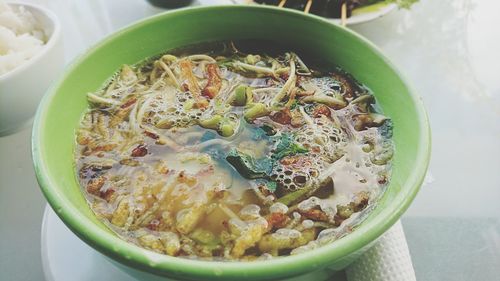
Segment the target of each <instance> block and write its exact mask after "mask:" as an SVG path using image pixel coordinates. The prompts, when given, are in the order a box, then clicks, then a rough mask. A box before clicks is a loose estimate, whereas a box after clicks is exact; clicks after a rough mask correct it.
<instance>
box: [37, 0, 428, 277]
mask: <svg viewBox="0 0 500 281" xmlns="http://www.w3.org/2000/svg"><path fill="white" fill-rule="evenodd" d="M241 9H253V10H254V11H255V12H257V13H258V12H260V11H266V12H274V13H287V14H290V15H293V16H294V17H302V18H303V19H305V20H311V21H316V22H318V23H319V24H323V25H328V26H330V27H331V28H332V29H335V30H336V31H337V32H343V33H347V34H348V35H349V36H351V37H354V39H355V40H357V41H358V42H359V43H360V44H365V45H366V46H367V47H368V48H370V49H371V50H372V51H373V52H374V53H375V54H376V55H378V56H379V57H380V58H381V59H382V60H383V61H384V63H386V64H387V65H388V66H389V67H390V68H391V69H392V70H393V71H394V72H395V73H397V75H398V76H399V79H401V81H402V82H403V84H404V85H405V86H406V87H407V88H408V92H409V97H410V99H411V101H412V104H413V105H414V106H415V109H416V114H417V116H418V118H417V119H418V125H419V130H420V132H421V134H420V136H419V140H418V143H419V147H418V149H417V157H416V158H415V159H414V165H415V167H416V172H414V173H412V174H411V175H410V176H409V177H408V178H407V179H406V181H405V182H404V183H403V186H405V188H406V189H408V192H407V196H405V197H404V198H402V199H401V200H398V201H397V202H391V203H389V205H388V206H387V207H386V208H384V209H383V210H382V211H381V212H380V213H379V214H378V215H377V216H376V217H374V218H373V219H372V220H371V221H370V222H369V224H367V223H363V224H361V225H360V226H359V227H358V228H357V229H356V231H354V232H352V233H351V234H349V235H348V236H346V237H344V238H342V239H339V240H338V241H336V242H335V243H331V244H328V245H324V246H322V247H319V248H317V249H314V250H311V251H308V252H305V253H302V254H299V255H294V256H286V257H280V258H276V259H271V260H263V261H252V262H219V261H201V260H192V259H186V258H179V257H172V256H168V255H163V254H159V253H155V252H152V251H149V250H145V249H143V248H140V247H139V246H136V245H134V244H132V243H129V242H126V241H124V240H122V239H120V238H119V237H117V236H116V235H114V234H111V233H109V232H107V231H105V230H104V229H101V228H100V227H99V226H97V225H95V224H94V223H93V222H92V221H90V220H89V219H88V218H87V217H85V216H84V215H82V214H81V213H80V212H79V211H78V209H77V208H75V207H73V206H72V204H71V202H70V201H69V200H68V199H67V198H65V196H64V195H63V194H61V193H60V192H59V191H58V189H57V188H53V186H57V185H56V184H55V183H54V182H53V180H52V179H51V178H49V177H48V176H47V173H46V170H47V165H46V163H45V161H44V157H43V156H44V154H45V151H42V150H41V149H40V148H41V147H43V140H44V138H43V136H44V130H43V129H44V127H43V124H44V122H45V119H46V115H47V113H48V111H49V110H50V104H51V101H52V99H53V98H54V97H55V96H56V93H57V92H58V91H57V89H58V88H59V87H60V85H61V83H62V82H63V81H64V80H65V79H66V77H67V76H68V74H69V73H71V72H72V71H73V70H74V69H75V67H76V66H77V65H79V64H80V63H81V62H83V61H84V60H85V59H86V58H87V57H88V56H90V55H91V54H92V53H93V52H94V51H96V50H97V49H99V48H101V47H103V46H105V45H107V44H108V43H109V42H111V41H113V40H114V39H115V38H117V37H119V36H121V35H122V34H124V33H126V32H128V31H129V30H132V29H136V28H141V26H144V25H147V24H148V23H150V22H154V21H156V20H158V19H160V18H163V17H165V18H168V17H171V16H181V15H183V16H186V15H189V14H190V13H203V12H204V11H213V10H218V11H221V10H223V11H224V12H237V11H238V10H241ZM229 10H232V11H229ZM430 151H431V142H430V126H429V121H428V117H427V114H426V112H425V109H424V106H423V102H422V100H421V98H420V97H418V96H417V95H416V93H415V91H414V90H413V88H412V87H411V86H410V84H409V83H408V81H407V80H406V79H405V77H404V75H402V74H401V73H400V71H399V70H398V69H397V68H396V67H395V66H394V64H392V63H391V62H390V61H389V60H388V59H387V58H386V57H385V55H383V54H382V52H381V51H380V49H379V48H378V47H376V46H375V45H374V44H373V43H371V42H370V41H368V40H367V39H365V38H364V37H362V36H361V35H359V34H357V33H355V32H354V31H351V30H349V29H347V28H344V27H341V26H339V25H335V24H333V23H331V22H330V21H328V20H327V19H324V18H321V17H319V16H315V15H309V14H304V13H302V12H300V11H294V10H290V9H281V8H277V7H269V6H264V5H259V6H257V5H255V6H248V5H217V6H202V7H190V8H184V9H179V10H175V11H167V12H165V13H160V14H157V15H154V16H151V17H148V18H145V19H142V20H139V21H137V22H134V23H132V24H130V25H128V26H126V27H124V28H122V29H120V30H118V31H116V32H114V33H112V34H111V35H109V36H107V37H106V38H105V39H103V40H100V41H99V42H98V43H97V44H95V45H94V46H92V47H91V48H89V49H87V51H86V52H85V53H83V54H81V55H80V56H78V58H76V59H75V60H73V62H72V63H71V64H70V65H69V66H67V67H66V70H65V71H64V74H63V75H61V76H60V78H59V79H58V80H57V82H56V83H54V84H53V85H52V86H51V88H50V89H49V90H48V92H47V93H46V95H45V96H44V97H43V99H42V102H41V103H40V106H39V108H38V110H37V113H36V116H35V122H34V126H33V132H32V158H33V163H34V168H35V173H36V176H37V180H38V183H39V185H40V188H41V190H42V192H43V193H44V195H45V197H46V198H47V201H48V202H49V204H50V205H51V207H52V208H53V209H54V210H55V211H56V214H57V215H58V216H59V217H60V218H61V219H62V221H63V222H64V223H65V224H66V225H67V226H68V227H69V228H70V229H71V230H72V231H73V232H74V233H75V234H76V235H77V236H79V237H80V239H82V240H84V241H85V242H86V243H87V244H89V245H91V246H92V247H93V248H95V249H97V250H98V251H100V252H101V253H103V254H105V255H107V256H110V257H111V258H113V259H114V260H117V261H119V262H121V263H122V264H126V265H129V266H132V267H134V268H137V269H141V270H143V271H148V272H152V273H157V274H160V275H168V276H174V275H176V276H179V275H181V274H183V276H185V278H199V277H224V278H228V277H230V278H231V277H232V278H243V279H244V278H245V277H246V278H248V277H257V276H259V277H263V278H265V277H266V276H267V278H268V279H269V278H271V277H273V276H278V275H279V276H283V277H286V276H292V275H297V274H301V273H306V272H309V271H313V270H314V269H319V268H323V267H326V266H328V262H333V261H337V260H340V259H341V258H343V257H345V256H347V255H349V254H351V253H354V252H356V251H358V250H359V249H361V248H364V247H365V246H367V245H369V244H370V243H371V242H373V241H375V240H376V239H377V238H378V237H380V236H381V235H382V234H383V233H384V232H385V231H386V230H388V229H389V228H390V227H391V226H392V225H393V224H394V223H395V222H396V221H397V220H398V219H399V217H400V216H401V215H402V213H403V212H404V211H405V210H406V209H407V208H408V206H409V204H410V203H411V202H412V200H413V198H414V197H415V196H416V194H417V192H418V190H419V189H420V186H421V184H422V182H423V179H424V176H425V173H426V171H427V167H428V164H429V160H430Z"/></svg>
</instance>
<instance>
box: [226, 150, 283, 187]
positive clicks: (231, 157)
mask: <svg viewBox="0 0 500 281" xmlns="http://www.w3.org/2000/svg"><path fill="white" fill-rule="evenodd" d="M226 160H227V162H229V164H231V166H233V167H234V168H235V169H236V171H238V173H239V174H240V175H241V176H242V177H244V178H246V179H251V180H253V179H263V178H267V177H268V174H269V173H270V172H271V170H272V168H273V164H274V162H273V161H272V160H271V159H269V158H262V159H259V160H256V159H254V158H253V157H252V156H250V155H248V154H246V153H243V152H241V151H239V150H237V149H232V150H231V151H230V152H229V153H228V154H227V156H226Z"/></svg>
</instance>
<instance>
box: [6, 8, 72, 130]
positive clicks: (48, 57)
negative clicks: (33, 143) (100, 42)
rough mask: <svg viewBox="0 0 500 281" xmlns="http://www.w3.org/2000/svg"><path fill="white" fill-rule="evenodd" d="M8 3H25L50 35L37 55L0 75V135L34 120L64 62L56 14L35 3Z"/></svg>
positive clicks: (59, 25)
mask: <svg viewBox="0 0 500 281" xmlns="http://www.w3.org/2000/svg"><path fill="white" fill-rule="evenodd" d="M7 4H8V5H10V6H24V7H25V9H26V10H28V11H30V12H31V13H32V14H33V16H34V17H35V19H36V20H37V21H38V23H39V24H40V25H41V28H42V29H43V30H44V31H45V34H46V36H47V38H48V39H47V42H46V43H45V45H44V46H43V48H42V49H41V50H40V52H38V53H37V54H36V55H35V56H33V57H32V58H31V59H29V60H28V61H25V62H24V63H23V64H21V65H19V66H18V67H16V68H14V69H12V70H11V71H9V72H7V73H4V74H3V75H0V136H3V135H8V134H11V133H13V132H15V131H16V130H18V129H20V128H22V127H23V126H24V125H25V124H27V123H28V122H29V121H31V119H32V117H33V115H34V113H35V111H36V108H37V106H38V103H39V102H40V99H41V98H42V96H43V94H44V93H45V91H46V90H47V89H48V87H49V85H50V84H51V82H52V81H53V80H54V79H55V78H56V76H57V75H58V74H59V73H60V71H61V70H62V68H63V66H64V50H63V46H62V41H61V24H60V23H59V20H58V19H57V17H56V15H55V14H54V13H53V12H51V11H49V10H47V9H45V8H43V7H40V6H37V5H33V4H28V3H20V2H16V3H9V2H7Z"/></svg>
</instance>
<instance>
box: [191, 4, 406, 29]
mask: <svg viewBox="0 0 500 281" xmlns="http://www.w3.org/2000/svg"><path fill="white" fill-rule="evenodd" d="M198 2H200V3H201V4H203V5H218V4H245V3H248V1H247V0H199V1H198ZM304 2H305V0H304ZM256 5H259V4H256ZM397 6H398V5H396V4H394V3H384V2H379V3H375V4H372V5H368V6H365V7H361V8H358V9H354V10H353V12H352V15H351V17H350V18H348V19H347V20H346V24H347V25H355V24H360V23H364V22H368V21H372V20H374V19H377V18H380V17H382V16H384V15H386V14H388V13H390V12H391V11H393V10H395V9H396V8H397ZM329 20H331V21H332V22H334V23H337V24H340V19H334V18H329Z"/></svg>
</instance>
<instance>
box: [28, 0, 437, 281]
mask: <svg viewBox="0 0 500 281" xmlns="http://www.w3.org/2000/svg"><path fill="white" fill-rule="evenodd" d="M255 38H258V39H271V40H275V41H279V42H281V43H282V44H287V45H289V46H291V47H293V48H295V49H300V50H303V51H304V52H309V53H312V54H316V56H317V57H321V58H322V59H323V60H324V61H325V62H327V63H331V64H332V65H338V66H340V67H342V68H343V69H345V70H346V71H348V72H350V73H352V74H353V75H354V76H355V77H356V78H357V79H358V80H360V81H361V82H362V83H364V84H366V85H367V86H368V87H369V88H371V89H372V90H373V92H374V93H375V96H376V98H377V100H378V102H379V103H380V105H381V107H382V109H383V111H384V112H385V114H387V115H388V116H390V117H391V118H392V120H393V122H394V141H395V143H396V153H395V157H394V162H393V163H394V168H393V176H392V181H391V183H390V185H389V187H388V189H387V191H386V192H385V194H384V196H383V198H382V199H381V201H380V203H379V205H378V207H377V208H375V210H374V211H373V212H372V213H371V215H370V216H369V217H368V218H367V219H366V220H365V221H364V222H363V223H362V224H361V225H360V226H359V227H358V228H357V229H356V230H355V231H354V232H353V233H352V234H349V235H348V236H346V237H344V238H342V239H340V240H338V241H336V242H335V243H333V244H330V245H327V246H324V247H322V248H319V249H316V250H314V251H311V252H308V253H304V254H300V255H295V256H290V257H283V258H276V259H274V260H269V261H256V262H207V261H195V260H188V259H184V258H175V257H170V256H166V255H160V254H156V253H153V252H150V251H147V250H144V249H141V248H139V247H137V246H135V245H133V244H130V243H127V242H125V241H123V240H121V239H120V238H118V237H117V236H115V235H114V234H113V233H112V232H111V231H109V230H108V229H107V228H106V226H104V225H103V224H102V223H100V222H99V220H98V219H97V218H96V217H95V216H94V214H93V213H92V211H91V210H90V209H89V207H88V206H87V203H86V201H85V199H84V197H83V195H82V193H81V191H80V187H79V185H78V182H77V178H76V176H75V168H74V160H73V149H74V147H75V141H74V132H75V128H76V127H77V126H78V123H79V119H80V116H81V115H82V112H83V111H84V110H85V109H86V108H87V101H86V93H87V92H90V91H95V90H96V89H98V88H99V87H101V86H102V85H103V83H104V81H106V79H108V78H109V77H110V76H111V75H112V74H113V73H114V72H115V71H117V69H119V68H120V66H121V65H122V64H134V63H137V62H139V61H141V60H143V59H144V58H146V57H150V56H152V55H156V54H159V53H162V52H164V51H166V50H169V49H172V48H175V47H180V46H185V45H189V44H193V43H199V42H207V41H215V40H223V39H255ZM32 142H33V143H32V149H33V161H34V165H35V170H36V175H37V178H38V182H39V184H40V187H41V189H42V191H43V193H44V194H45V196H46V198H47V201H48V202H49V203H50V205H51V206H52V208H53V209H54V210H55V211H56V213H57V215H58V216H59V217H60V218H61V219H62V220H63V221H64V223H65V224H66V225H67V226H68V227H69V228H70V229H71V230H72V231H73V232H74V233H75V234H76V235H78V237H80V238H81V239H82V240H83V241H85V242H86V243H87V244H89V245H90V246H92V247H93V248H95V249H96V250H98V251H99V252H101V253H102V254H104V255H106V256H108V257H109V258H111V259H112V260H114V261H117V262H119V264H121V265H124V266H123V268H126V270H127V271H134V270H139V271H135V272H140V271H145V272H149V273H154V274H157V275H162V276H168V277H171V278H176V279H187V280H235V279H236V278H238V280H276V279H283V278H287V277H291V276H300V275H303V274H307V273H308V277H309V278H313V277H312V275H315V274H319V275H321V276H324V275H322V274H324V273H325V270H339V269H342V268H344V267H345V266H347V265H348V264H349V263H350V262H352V261H353V260H354V259H355V258H356V257H358V256H359V255H360V254H361V253H362V252H363V251H364V250H366V249H367V248H368V247H369V246H370V244H372V242H374V241H375V240H376V239H377V237H379V236H380V235H381V234H383V233H384V232H385V231H386V230H387V229H388V228H389V227H390V226H391V225H393V224H394V223H395V222H396V221H397V220H398V219H399V217H400V216H401V215H402V214H403V212H404V211H405V210H406V209H407V208H408V206H409V204H410V203H411V201H412V200H413V198H414V197H415V195H416V193H417V191H418V189H419V187H420V185H421V183H422V180H423V178H424V175H425V172H426V170H427V165H428V162H429V155H430V132H429V124H428V121H427V117H426V113H425V111H424V108H423V106H422V101H421V100H420V98H418V97H417V96H416V95H415V94H414V93H413V91H412V89H411V88H410V87H409V86H408V84H407V83H406V82H405V81H404V79H402V78H401V75H400V73H399V72H397V70H396V69H395V67H394V66H393V65H392V64H391V63H390V62H389V61H388V60H387V59H386V58H385V57H384V56H383V55H382V53H381V52H380V51H379V50H378V49H377V48H376V47H375V46H374V45H373V44H371V43H370V42H368V41H367V40H366V39H363V38H362V37H361V36H359V35H357V34H355V33H353V32H351V31H350V30H348V29H345V28H343V27H340V26H336V25H334V24H331V23H329V22H328V21H327V20H324V19H322V18H319V17H316V16H311V15H306V14H304V13H301V12H296V11H292V10H288V9H279V8H271V7H264V6H218V7H217V6H212V7H201V8H190V9H184V10H178V11H174V12H167V13H164V14H160V15H157V16H154V17H151V18H148V19H145V20H142V21H140V22H138V23H135V24H133V25H131V26H129V27H127V28H125V29H122V30H120V31H118V32H116V33H114V34H113V35H111V36H110V37H108V38H106V39H105V40H103V41H102V42H101V43H99V44H98V45H96V46H94V47H93V48H91V49H90V50H88V51H87V52H86V53H85V54H84V55H83V56H81V57H80V58H79V59H77V60H76V61H75V62H74V63H73V64H72V65H70V66H69V67H68V68H67V69H66V71H65V73H64V75H63V76H62V77H61V78H60V79H59V80H58V81H57V82H56V83H55V84H54V85H53V86H52V88H51V89H50V90H49V91H48V93H47V94H46V95H45V97H44V98H43V101H42V103H41V104H40V107H39V109H38V113H37V116H36V120H35V124H34V128H33V140H32ZM132 269H133V270H132ZM311 272H312V273H311ZM316 277H317V276H316ZM316 277H314V278H316ZM310 280H312V279H310ZM315 280H319V279H315Z"/></svg>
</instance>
